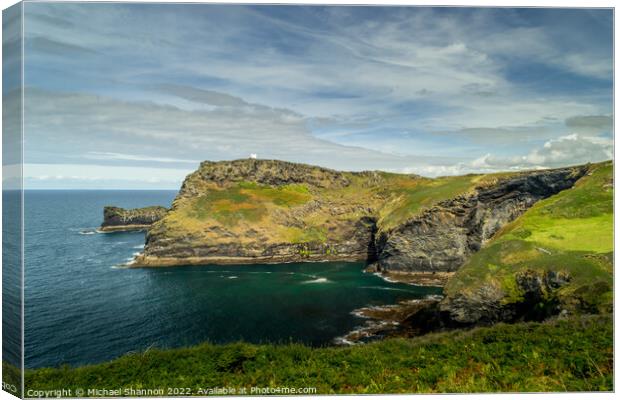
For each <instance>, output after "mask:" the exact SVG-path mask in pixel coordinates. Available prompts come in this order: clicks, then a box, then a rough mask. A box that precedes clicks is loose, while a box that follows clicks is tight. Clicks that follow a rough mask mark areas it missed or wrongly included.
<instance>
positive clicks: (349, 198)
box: [110, 160, 587, 274]
mask: <svg viewBox="0 0 620 400" xmlns="http://www.w3.org/2000/svg"><path fill="white" fill-rule="evenodd" d="M586 171H587V167H576V168H562V169H555V170H545V171H529V172H521V173H510V174H503V175H491V176H490V178H488V179H487V177H486V176H480V175H479V176H474V175H472V176H467V177H454V178H442V180H440V181H436V180H432V179H427V178H421V177H418V176H415V175H399V174H387V173H382V172H357V173H353V172H339V171H334V170H330V169H326V168H320V167H314V166H309V165H304V164H296V163H290V162H283V161H277V160H236V161H224V162H207V161H206V162H203V163H202V164H201V165H200V168H199V169H198V170H197V171H195V172H194V173H192V174H190V175H189V176H188V177H187V178H186V179H185V181H184V182H183V185H182V187H181V190H180V192H179V194H178V196H177V197H176V199H175V200H174V202H173V207H172V209H171V210H170V212H169V213H168V214H166V217H165V218H163V219H161V220H160V221H158V222H157V223H155V224H154V225H153V228H152V229H150V230H149V232H148V234H147V240H146V245H145V251H144V253H143V254H142V255H140V256H139V257H138V258H137V259H136V261H135V263H134V264H133V265H134V266H163V265H187V264H205V263H220V264H224V263H280V262H295V261H324V260H357V261H374V260H376V264H374V266H373V267H371V269H372V268H374V269H375V270H377V271H382V272H392V273H423V274H428V273H437V272H441V273H449V272H453V271H455V270H457V269H458V268H459V267H460V266H461V265H462V264H463V263H464V262H465V260H467V258H468V257H469V256H470V254H472V253H473V252H476V251H477V250H478V249H480V248H481V246H483V245H484V244H485V242H486V241H487V240H489V239H490V238H491V237H492V236H493V235H494V234H495V233H496V232H497V231H498V230H499V229H501V228H502V227H503V226H504V225H506V224H507V223H508V222H510V221H512V220H514V219H515V218H517V217H518V216H519V215H521V214H522V213H523V212H525V211H526V210H527V209H528V208H529V207H531V206H532V205H533V204H534V203H536V202H537V201H539V200H541V199H544V198H546V197H549V196H552V195H554V194H556V193H558V192H560V191H562V190H565V189H568V188H570V187H572V186H573V184H574V183H575V182H576V181H577V180H578V179H579V178H580V177H581V176H583V174H585V173H586ZM451 179H452V180H451ZM451 182H457V183H458V184H459V185H460V186H458V185H454V186H457V187H458V188H459V190H458V191H448V190H436V191H433V190H434V188H435V187H438V186H439V185H444V186H445V187H446V188H448V189H450V190H452V189H451V187H450V186H449V185H450V184H451ZM463 182H465V183H466V184H468V185H469V186H467V185H463ZM411 188H413V189H411ZM416 188H421V190H427V191H429V192H430V193H431V196H429V197H430V198H426V199H422V200H420V201H421V203H420V204H418V206H419V211H418V212H409V211H408V209H407V207H408V206H407V204H409V203H407V201H408V200H407V199H408V198H409V197H408V196H412V197H411V198H415V193H416V192H415V189H416ZM445 193H450V195H446V194H445ZM403 199H404V200H403ZM394 204H396V205H397V207H400V209H398V212H399V213H397V215H398V216H400V215H401V214H402V216H400V217H398V218H399V219H396V220H394V218H392V221H391V224H392V226H390V227H386V226H383V225H382V221H384V220H385V215H386V214H389V212H388V211H385V209H386V207H387V206H386V205H390V207H392V210H391V211H393V207H394ZM158 215H163V213H162V214H158ZM382 218H384V219H382ZM119 219H120V218H119ZM114 224H115V225H123V223H122V222H115V223H114ZM110 225H112V224H110Z"/></svg>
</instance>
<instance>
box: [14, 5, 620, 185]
mask: <svg viewBox="0 0 620 400" xmlns="http://www.w3.org/2000/svg"><path fill="white" fill-rule="evenodd" d="M612 27H613V20H612V12H611V11H610V10H604V9H598V10H594V9H573V10H563V9H514V8H502V9H493V8H482V9H481V8H421V7H419V8H418V7H411V8H403V7H301V6H230V5H229V6H222V5H197V4H186V5H182V4H159V5H157V4H151V5H149V4H118V3H116V4H114V3H108V4H92V3H91V4H88V3H82V4H69V3H56V4H54V3H26V5H25V35H26V41H25V52H26V57H25V82H26V87H27V88H26V91H25V112H26V113H25V128H26V147H25V149H26V154H25V162H26V164H27V165H26V167H25V176H26V185H27V187H33V188H87V187H88V188H99V187H105V188H172V189H176V188H178V186H179V184H180V182H181V180H182V179H183V177H184V176H185V175H186V174H187V173H189V172H191V171H192V170H193V169H194V168H195V167H196V166H197V165H198V163H199V162H200V161H201V160H205V159H209V160H224V159H236V158H245V157H248V156H249V154H250V153H257V154H258V157H259V158H277V159H285V160H290V161H299V162H305V163H309V164H316V165H322V166H326V167H331V168H336V169H345V170H368V169H382V170H388V171H395V172H406V173H418V174H422V175H427V176H437V175H448V174H462V173H469V172H490V171H500V170H509V169H526V168H527V169H530V168H544V167H558V166H564V165H571V164H576V163H583V162H588V161H600V160H603V159H609V158H611V154H612V137H613V132H612V129H613V127H612V112H613V111H612ZM9 89H10V88H9ZM9 89H6V88H5V91H6V90H9Z"/></svg>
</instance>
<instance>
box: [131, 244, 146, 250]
mask: <svg viewBox="0 0 620 400" xmlns="http://www.w3.org/2000/svg"><path fill="white" fill-rule="evenodd" d="M143 248H144V245H143V244H139V245H137V246H133V247H132V249H143Z"/></svg>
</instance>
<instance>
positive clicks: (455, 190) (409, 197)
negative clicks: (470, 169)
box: [379, 175, 478, 230]
mask: <svg viewBox="0 0 620 400" xmlns="http://www.w3.org/2000/svg"><path fill="white" fill-rule="evenodd" d="M477 178H478V176H477V175H464V176H454V177H443V178H437V179H423V178H422V179H419V180H418V181H414V182H415V184H414V185H403V184H402V182H399V183H400V185H398V186H396V187H389V189H388V190H389V191H390V192H391V193H392V195H393V196H395V198H394V200H392V202H391V203H390V204H388V205H387V206H386V207H385V208H384V209H382V210H381V212H380V219H379V226H380V227H381V229H382V230H387V229H390V228H393V227H395V226H397V225H398V224H400V223H402V222H403V221H406V220H407V219H409V218H411V217H413V216H414V215H416V214H417V213H418V212H419V211H420V210H421V209H423V208H425V207H429V206H432V205H434V204H437V203H439V202H441V201H443V200H448V199H452V198H454V197H456V196H458V195H459V194H462V193H465V192H466V191H467V190H469V189H472V188H473V187H474V183H475V182H476V180H477Z"/></svg>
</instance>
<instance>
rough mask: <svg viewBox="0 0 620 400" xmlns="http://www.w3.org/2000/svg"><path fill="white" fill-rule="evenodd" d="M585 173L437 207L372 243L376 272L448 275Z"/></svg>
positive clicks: (564, 173)
mask: <svg viewBox="0 0 620 400" xmlns="http://www.w3.org/2000/svg"><path fill="white" fill-rule="evenodd" d="M586 171H587V167H585V166H584V167H577V168H564V169H556V170H549V171H534V172H528V173H524V174H520V175H516V176H510V177H506V178H504V179H499V180H498V181H497V182H496V183H495V184H493V185H490V186H486V187H477V188H476V189H475V190H474V191H472V192H471V193H467V194H465V195H461V196H458V197H456V198H454V199H450V200H447V201H441V202H439V203H437V204H436V205H434V206H432V207H430V208H428V209H427V210H424V211H422V212H421V213H420V214H418V215H416V216H414V217H413V218H411V219H409V220H406V221H403V222H402V223H401V224H400V225H399V226H397V227H396V228H394V229H392V230H389V231H386V232H382V233H381V235H379V237H378V239H377V251H378V261H377V264H376V268H377V270H379V271H391V270H396V271H411V272H453V271H456V270H457V269H458V268H459V267H460V266H461V265H463V263H464V262H465V261H466V260H467V259H468V258H469V256H470V255H471V254H472V253H474V252H476V251H478V250H480V248H481V247H482V246H483V245H484V244H485V243H486V242H487V241H488V240H489V239H490V238H492V237H493V235H494V234H495V233H496V232H497V231H499V230H500V229H501V228H502V227H503V226H505V225H506V224H507V223H508V222H510V221H513V220H514V219H515V218H517V217H518V216H520V215H521V214H523V213H524V212H525V211H526V210H527V209H529V208H530V207H531V206H532V205H533V204H534V203H536V202H537V201H539V200H541V199H544V198H547V197H550V196H552V195H554V194H557V193H559V192H560V191H562V190H566V189H569V188H571V187H572V186H573V185H574V184H575V182H576V181H577V180H578V179H579V178H581V177H582V176H583V175H584V174H585V173H586Z"/></svg>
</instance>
